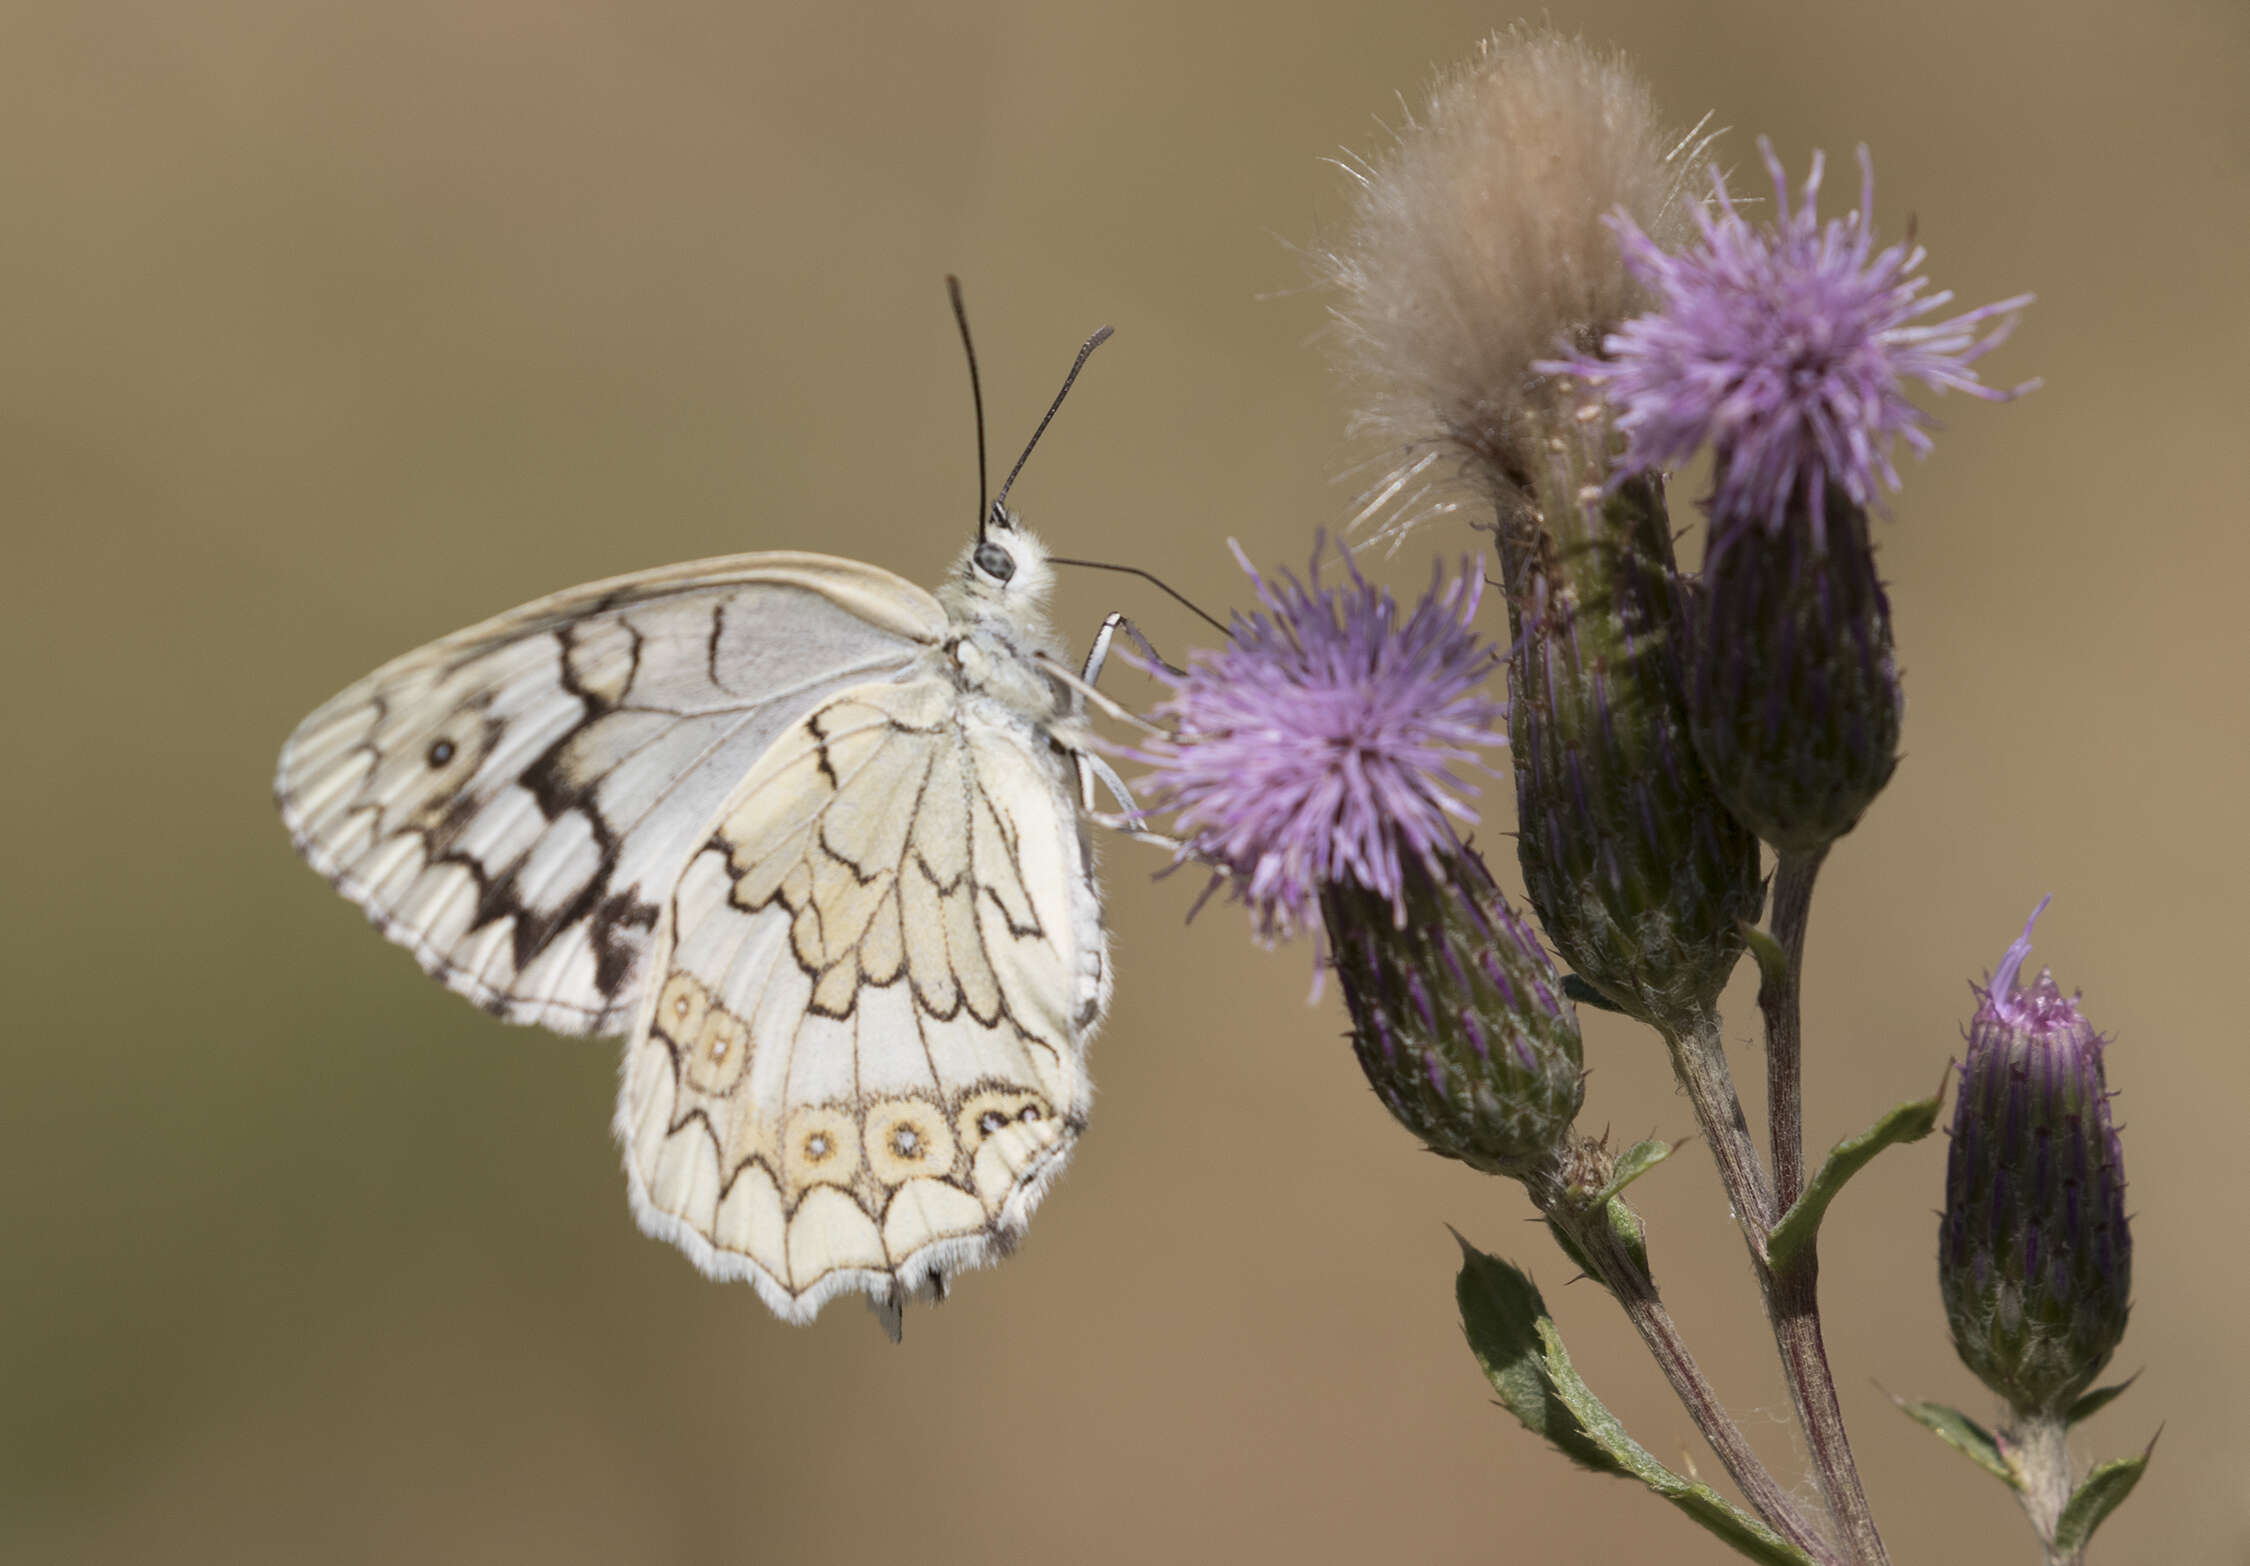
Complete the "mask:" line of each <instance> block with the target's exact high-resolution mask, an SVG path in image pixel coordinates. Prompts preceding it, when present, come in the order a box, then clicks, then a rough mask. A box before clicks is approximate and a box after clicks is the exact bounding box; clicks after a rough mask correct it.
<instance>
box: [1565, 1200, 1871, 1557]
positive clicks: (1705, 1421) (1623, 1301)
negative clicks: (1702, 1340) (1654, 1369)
mask: <svg viewBox="0 0 2250 1566" xmlns="http://www.w3.org/2000/svg"><path fill="white" fill-rule="evenodd" d="M1532 1194H1533V1197H1534V1199H1535V1200H1537V1201H1538V1202H1539V1203H1540V1206H1541V1207H1542V1209H1543V1210H1544V1211H1545V1212H1546V1215H1547V1218H1548V1221H1549V1222H1551V1223H1553V1224H1554V1225H1555V1226H1556V1227H1557V1228H1558V1229H1560V1230H1561V1231H1563V1233H1564V1234H1566V1235H1567V1236H1568V1238H1569V1239H1570V1241H1571V1244H1572V1247H1573V1248H1574V1251H1575V1254H1576V1255H1577V1256H1578V1258H1579V1259H1580V1260H1581V1261H1582V1262H1585V1263H1587V1264H1589V1265H1591V1266H1592V1268H1593V1270H1594V1275H1595V1276H1596V1278H1598V1279H1599V1280H1600V1282H1601V1283H1602V1284H1603V1286H1604V1287H1606V1288H1607V1289H1608V1290H1609V1292H1610V1293H1611V1294H1612V1295H1613V1296H1615V1298H1616V1300H1617V1303H1618V1304H1619V1305H1620V1306H1622V1307H1623V1308H1624V1311H1625V1317H1626V1319H1627V1320H1628V1321H1630V1322H1632V1324H1633V1329H1634V1330H1635V1331H1636V1332H1638V1333H1639V1334H1640V1335H1641V1341H1642V1342H1643V1343H1645V1344H1646V1345H1648V1351H1649V1354H1650V1355H1651V1357H1653V1358H1654V1359H1655V1360H1656V1363H1657V1365H1658V1367H1659V1368H1660V1369H1662V1370H1663V1372H1664V1379H1665V1380H1666V1381H1668V1382H1670V1383H1671V1386H1672V1390H1673V1392H1675V1393H1676V1394H1678V1396H1679V1399H1680V1403H1681V1406H1682V1407H1684V1408H1686V1410H1687V1412H1688V1417H1689V1418H1690V1419H1692V1420H1694V1421H1695V1427H1696V1429H1698V1430H1700V1431H1702V1432H1703V1438H1704V1440H1705V1441H1707V1442H1709V1443H1710V1446H1711V1450H1712V1451H1713V1452H1714V1453H1716V1454H1717V1455H1718V1459H1719V1462H1720V1464H1721V1465H1722V1466H1723V1467H1724V1468H1725V1469H1726V1471H1727V1474H1728V1476H1729V1477H1730V1478H1732V1479H1733V1480H1734V1482H1735V1484H1736V1486H1737V1487H1738V1488H1739V1489H1740V1490H1741V1491H1742V1495H1743V1499H1745V1500H1746V1501H1748V1502H1749V1503H1750V1506H1751V1509H1752V1510H1754V1511H1755V1512H1757V1514H1758V1515H1759V1516H1760V1517H1762V1518H1764V1519H1765V1521H1766V1522H1767V1524H1768V1525H1769V1526H1771V1527H1772V1528H1773V1530H1774V1531H1775V1532H1776V1533H1778V1534H1780V1535H1781V1536H1782V1537H1783V1538H1785V1539H1787V1540H1788V1541H1789V1542H1790V1543H1791V1544H1794V1545H1795V1546H1796V1547H1797V1548H1798V1549H1800V1550H1802V1551H1804V1552H1805V1554H1807V1555H1809V1556H1810V1557H1812V1558H1813V1559H1814V1560H1815V1561H1818V1562H1820V1563H1822V1566H1846V1563H1845V1560H1844V1557H1842V1556H1841V1555H1839V1554H1838V1553H1837V1552H1836V1547H1835V1546H1834V1545H1832V1544H1830V1543H1829V1542H1828V1541H1827V1540H1826V1539H1824V1538H1823V1537H1822V1536H1821V1535H1820V1533H1819V1531H1818V1530H1817V1529H1815V1528H1814V1526H1813V1525H1812V1523H1811V1522H1810V1521H1809V1520H1808V1519H1807V1518H1806V1517H1805V1515H1804V1513H1803V1512H1802V1511H1801V1510H1800V1509H1799V1508H1798V1506H1797V1504H1796V1502H1795V1501H1793V1500H1792V1499H1791V1498H1790V1496H1789V1494H1788V1493H1787V1492H1786V1491H1785V1490H1783V1489H1782V1487H1781V1486H1780V1484H1779V1483H1778V1482H1777V1481H1776V1480H1775V1479H1774V1477H1773V1475H1772V1473H1771V1472H1770V1471H1768V1469H1767V1468H1766V1466H1765V1464H1764V1463H1762V1462H1760V1461H1759V1460H1758V1454H1757V1453H1756V1452H1754V1451H1752V1450H1751V1448H1750V1443H1749V1442H1748V1441H1747V1440H1746V1439H1745V1438H1744V1437H1743V1434H1742V1431H1741V1429H1740V1427H1739V1426H1737V1425H1736V1424H1735V1422H1734V1418H1733V1416H1732V1415H1730V1414H1729V1413H1728V1412H1727V1410H1726V1406H1725V1405H1724V1404H1723V1403H1721V1402H1720V1401H1719V1396H1718V1393H1717V1392H1716V1391H1715V1390H1714V1389H1713V1388H1712V1386H1711V1384H1710V1382H1708V1381H1706V1380H1705V1379H1704V1376H1703V1371H1702V1370H1701V1368H1700V1367H1698V1366H1697V1364H1696V1363H1695V1356H1694V1355H1692V1354H1691V1353H1689V1352H1688V1347H1687V1343H1686V1341H1685V1340H1684V1339H1682V1338H1681V1336H1680V1331H1679V1326H1678V1324H1677V1323H1675V1322H1674V1321H1673V1320H1672V1313H1671V1312H1670V1311H1669V1310H1668V1309H1666V1308H1665V1305H1664V1301H1663V1300H1662V1298H1661V1297H1659V1296H1658V1294H1657V1292H1656V1283H1655V1280H1653V1279H1652V1278H1651V1277H1650V1276H1649V1274H1648V1269H1647V1267H1646V1266H1645V1265H1644V1264H1643V1262H1642V1261H1641V1260H1640V1259H1639V1258H1638V1257H1636V1256H1635V1255H1634V1254H1633V1251H1632V1250H1631V1249H1629V1248H1628V1247H1627V1246H1626V1245H1625V1244H1624V1242H1623V1241H1622V1240H1620V1238H1619V1237H1618V1234H1617V1232H1616V1230H1615V1229H1613V1228H1612V1227H1611V1225H1610V1221H1609V1217H1608V1213H1609V1211H1610V1210H1612V1209H1613V1208H1616V1209H1619V1210H1622V1204H1621V1203H1613V1202H1606V1201H1605V1202H1604V1203H1603V1204H1602V1206H1601V1207H1600V1208H1599V1209H1594V1208H1589V1207H1587V1206H1584V1205H1582V1204H1578V1203H1574V1202H1572V1201H1571V1200H1570V1199H1569V1197H1568V1196H1567V1195H1565V1194H1562V1193H1559V1192H1555V1191H1552V1190H1547V1191H1542V1190H1539V1189H1536V1188H1535V1189H1534V1190H1533V1192H1532Z"/></svg>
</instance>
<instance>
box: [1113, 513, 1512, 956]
mask: <svg viewBox="0 0 2250 1566" xmlns="http://www.w3.org/2000/svg"><path fill="white" fill-rule="evenodd" d="M1338 552H1339V554H1342V556H1343V564H1344V570H1345V573H1346V575H1347V577H1348V578H1349V580H1348V581H1346V582H1342V583H1338V584H1334V585H1330V584H1327V583H1324V582H1322V581H1321V578H1320V552H1319V549H1318V548H1317V547H1316V549H1315V551H1314V555H1313V564H1312V571H1311V580H1310V585H1306V584H1304V583H1300V582H1299V581H1298V580H1297V578H1296V577H1295V576H1293V575H1290V574H1288V573H1286V572H1284V573H1282V574H1281V575H1280V576H1279V577H1278V578H1276V579H1269V578H1266V577H1263V576H1260V575H1259V574H1258V572H1257V571H1256V570H1255V569H1254V568H1252V566H1251V565H1250V563H1249V561H1248V560H1246V559H1243V557H1242V554H1241V551H1240V550H1239V549H1238V550H1236V552H1235V558H1236V559H1237V560H1239V561H1241V563H1242V568H1243V569H1244V570H1245V571H1247V572H1249V574H1250V579H1251V581H1252V582H1253V583H1255V584H1256V587H1257V592H1258V598H1259V601H1260V603H1261V604H1263V605H1264V608H1263V609H1262V610H1259V611H1255V612H1252V613H1249V614H1239V613H1238V614H1237V615H1235V617H1234V624H1233V628H1232V632H1233V639H1232V640H1231V641H1229V642H1228V644H1227V645H1226V646H1225V647H1223V648H1220V649H1218V650H1216V651H1209V652H1197V653H1194V654H1192V655H1191V656H1190V658H1189V660H1188V667H1187V671H1186V672H1185V673H1184V674H1174V673H1171V672H1170V671H1166V670H1163V669H1161V668H1159V669H1156V670H1154V671H1153V672H1154V673H1156V674H1157V676H1158V677H1159V678H1161V679H1164V680H1166V681H1167V682H1168V683H1170V684H1171V686H1172V693H1171V695H1170V696H1169V697H1167V698H1166V699H1165V700H1164V701H1163V702H1162V703H1160V704H1159V705H1158V707H1157V709H1156V717H1157V719H1158V720H1159V721H1160V722H1162V723H1164V724H1165V726H1166V727H1167V728H1168V729H1169V731H1170V732H1169V733H1167V734H1166V735H1164V736H1162V737H1159V738H1156V739H1153V740H1150V741H1148V742H1146V743H1145V744H1144V745H1143V746H1142V747H1141V748H1140V749H1139V750H1137V751H1136V752H1134V756H1135V759H1136V760H1138V761H1141V762H1143V763H1145V764H1146V765H1147V766H1148V767H1149V768H1151V771H1150V773H1149V774H1148V776H1147V778H1146V779H1145V781H1146V782H1147V783H1148V784H1149V785H1150V792H1149V797H1148V806H1149V808H1150V809H1151V810H1152V811H1156V812H1162V813H1166V814H1169V815H1171V816H1172V817H1173V819H1174V822H1175V825H1176V828H1177V830H1178V832H1179V834H1180V836H1181V837H1182V838H1183V839H1185V843H1186V846H1185V848H1184V849H1183V851H1182V858H1183V859H1191V860H1196V861H1200V862H1202V863H1205V864H1208V865H1211V866H1212V867H1213V868H1214V869H1216V870H1217V871H1218V872H1219V873H1220V876H1221V878H1222V880H1223V881H1224V882H1225V883H1226V884H1227V885H1228V886H1229V887H1230V889H1231V890H1232V891H1233V893H1234V894H1235V895H1236V896H1237V897H1239V898H1240V899H1241V900H1242V901H1243V902H1245V903H1247V904H1248V905H1249V906H1250V909H1251V912H1252V916H1253V918H1254V919H1255V920H1256V922H1257V925H1258V930H1259V933H1260V935H1261V936H1263V937H1265V938H1267V939H1272V938H1275V937H1279V936H1286V935H1289V934H1291V933H1293V932H1294V931H1295V930H1297V929H1298V928H1300V927H1301V926H1303V925H1306V924H1308V923H1313V922H1317V920H1318V917H1319V894H1320V888H1321V887H1322V886H1323V885H1324V884H1327V883H1331V882H1343V883H1351V884H1355V885H1358V886H1362V887H1365V888H1367V889H1368V890H1370V891H1373V892H1376V893H1378V894H1380V895H1382V896H1383V897H1385V898H1387V899H1389V900H1390V902H1391V904H1392V906H1393V908H1394V909H1397V908H1402V907H1403V903H1402V901H1401V898H1402V893H1403V888H1404V873H1403V863H1404V856H1407V855H1413V856H1419V857H1422V858H1425V859H1427V858H1430V857H1432V856H1434V855H1436V854H1438V853H1441V852H1442V851H1444V850H1446V849H1448V848H1451V847H1453V846H1454V845H1455V843H1456V842H1457V841H1458V839H1457V837H1456V834H1455V830H1454V825H1453V822H1454V821H1455V820H1456V819H1458V820H1464V821H1465V820H1471V819H1473V814H1472V812H1471V811H1470V810H1469V809H1468V807H1467V806H1466V805H1465V804H1464V803H1463V796H1465V795H1473V794H1474V793H1475V792H1476V790H1475V789H1474V787H1472V786H1471V785H1470V783H1469V782H1468V781H1467V780H1466V779H1465V778H1464V777H1463V776H1462V775H1461V771H1460V769H1461V768H1463V767H1465V766H1469V765H1473V764H1475V763H1476V762H1477V761H1478V758H1479V756H1480V754H1481V752H1482V751H1483V749H1484V747H1486V746H1490V745H1495V744H1500V743H1503V742H1504V730H1503V728H1502V719H1503V715H1504V711H1505V709H1504V708H1503V707H1502V705H1501V704H1500V703H1499V702H1497V701H1495V700H1494V699H1492V697H1491V696H1490V695H1489V694H1488V693H1487V690H1486V682H1487V680H1488V678H1489V677H1490V675H1491V674H1492V673H1493V671H1494V670H1495V669H1496V668H1497V667H1498V663H1499V660H1498V657H1497V655H1496V654H1495V653H1494V652H1493V650H1492V649H1491V648H1490V647H1489V646H1488V645H1487V644H1486V643H1485V642H1484V641H1482V640H1481V639H1480V638H1479V637H1478V636H1477V635H1476V633H1475V632H1474V631H1473V630H1472V629H1471V628H1470V624H1471V621H1472V619H1473V618H1474V616H1475V614H1476V608H1477V601H1478V598H1479V597H1480V595H1481V592H1482V587H1483V579H1482V577H1481V576H1480V575H1479V574H1478V573H1477V572H1476V571H1475V570H1474V569H1473V568H1471V567H1465V568H1464V571H1463V574H1462V575H1461V576H1459V577H1458V578H1455V579H1453V580H1450V581H1448V580H1447V579H1446V578H1445V574H1444V572H1443V570H1442V569H1438V570H1436V571H1433V573H1432V581H1431V586H1430V590H1429V591H1428V592H1427V593H1425V594H1424V595H1423V597H1422V599H1421V601H1420V602H1419V603H1418V604H1416V605H1415V607H1414V610H1413V612H1412V613H1411V614H1408V615H1406V616H1404V618H1403V620H1402V618H1401V614H1400V610H1399V606H1398V604H1397V603H1396V601H1394V600H1393V599H1392V597H1391V595H1390V594H1389V593H1388V592H1387V591H1385V590H1384V589H1382V588H1380V587H1377V586H1375V585H1374V584H1373V583H1371V582H1369V581H1368V580H1367V579H1366V578H1365V577H1363V576H1361V575H1360V573H1359V570H1358V568H1357V567H1356V566H1355V565H1354V564H1353V563H1352V559H1351V556H1350V555H1349V554H1348V553H1344V552H1343V551H1341V550H1339V551H1338Z"/></svg>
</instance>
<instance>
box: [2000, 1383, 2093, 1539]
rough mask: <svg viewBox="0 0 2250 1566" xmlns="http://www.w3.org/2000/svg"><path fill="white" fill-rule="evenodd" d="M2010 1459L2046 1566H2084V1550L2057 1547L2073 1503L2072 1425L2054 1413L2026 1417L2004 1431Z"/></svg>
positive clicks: (2017, 1493) (2018, 1498) (2026, 1512)
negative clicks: (2064, 1516) (2065, 1512)
mask: <svg viewBox="0 0 2250 1566" xmlns="http://www.w3.org/2000/svg"><path fill="white" fill-rule="evenodd" d="M2002 1435H2003V1437H2004V1441H2003V1444H2004V1446H2005V1448H2006V1450H2007V1453H2008V1459H2009V1461H2010V1462H2012V1463H2013V1464H2014V1465H2015V1468H2016V1472H2017V1473H2018V1474H2019V1475H2021V1476H2022V1478H2023V1484H2022V1485H2021V1486H2020V1487H2019V1488H2018V1489H2017V1491H2016V1499H2017V1500H2019V1501H2021V1502H2022V1503H2023V1510H2024V1515H2025V1516H2026V1517H2029V1518H2030V1519H2031V1526H2032V1530H2033V1531H2034V1532H2035V1533H2037V1534H2038V1535H2039V1547H2040V1549H2041V1550H2042V1551H2043V1552H2044V1553H2045V1555H2046V1561H2047V1566H2084V1562H2085V1559H2086V1552H2085V1551H2084V1550H2059V1549H2057V1548H2055V1524H2056V1523H2058V1522H2060V1521H2061V1520H2062V1513H2063V1507H2064V1506H2066V1505H2068V1504H2069V1502H2070V1446H2069V1435H2070V1426H2069V1424H2068V1423H2067V1422H2065V1421H2064V1420H2061V1419H2058V1418H2056V1417H2055V1416H2053V1415H2051V1414H2050V1415H2048V1416H2046V1417H2045V1418H2038V1417H2033V1418H2027V1419H2024V1420H2021V1421H2019V1422H2018V1423H2016V1424H2014V1425H2012V1426H2010V1427H2008V1428H2007V1429H2006V1430H2005V1431H2003V1432H2002Z"/></svg>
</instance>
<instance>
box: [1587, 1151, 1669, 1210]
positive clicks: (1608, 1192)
mask: <svg viewBox="0 0 2250 1566" xmlns="http://www.w3.org/2000/svg"><path fill="white" fill-rule="evenodd" d="M1675 1145H1676V1144H1674V1143H1671V1142H1658V1141H1653V1140H1651V1141H1647V1142H1635V1143H1634V1144H1633V1145H1632V1146H1631V1147H1628V1148H1627V1149H1625V1151H1624V1152H1622V1153H1620V1154H1619V1155H1618V1157H1617V1166H1616V1168H1614V1169H1612V1170H1611V1171H1610V1176H1609V1184H1607V1185H1605V1186H1603V1187H1602V1188H1601V1189H1600V1190H1599V1191H1597V1192H1595V1193H1594V1200H1593V1202H1592V1203H1591V1205H1593V1206H1596V1207H1602V1206H1607V1205H1608V1204H1609V1203H1610V1202H1611V1201H1612V1200H1614V1199H1615V1198H1616V1197H1617V1196H1618V1195H1619V1194H1620V1193H1621V1192H1623V1191H1624V1189H1625V1187H1627V1186H1629V1185H1631V1184H1632V1183H1633V1182H1634V1181H1635V1180H1638V1179H1639V1178H1640V1177H1641V1176H1642V1175H1645V1174H1647V1173H1648V1172H1649V1171H1650V1170H1651V1169H1654V1168H1655V1167H1656V1166H1657V1165H1658V1164H1660V1163H1662V1162H1664V1160H1665V1159H1667V1158H1670V1157H1671V1156H1672V1150H1673V1148H1674V1146H1675Z"/></svg>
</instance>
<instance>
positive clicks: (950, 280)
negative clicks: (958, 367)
mask: <svg viewBox="0 0 2250 1566" xmlns="http://www.w3.org/2000/svg"><path fill="white" fill-rule="evenodd" d="M945 292H946V297H948V298H949V299H951V300H952V301H953V319H954V321H955V322H956V323H957V324H958V325H959V326H960V328H961V351H962V352H963V353H965V354H967V355H968V356H969V401H970V402H971V403H973V404H975V406H976V410H977V541H978V542H979V543H982V542H983V541H984V518H985V507H984V497H985V496H986V495H987V494H988V493H990V489H989V485H990V482H991V475H990V474H989V473H987V472H986V470H985V465H984V382H983V381H981V380H979V379H978V378H977V345H976V344H975V343H973V342H971V341H970V340H969V307H968V306H967V305H965V304H963V303H962V302H961V279H959V278H958V277H955V276H954V275H953V274H952V273H951V272H948V273H946V274H945Z"/></svg>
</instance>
